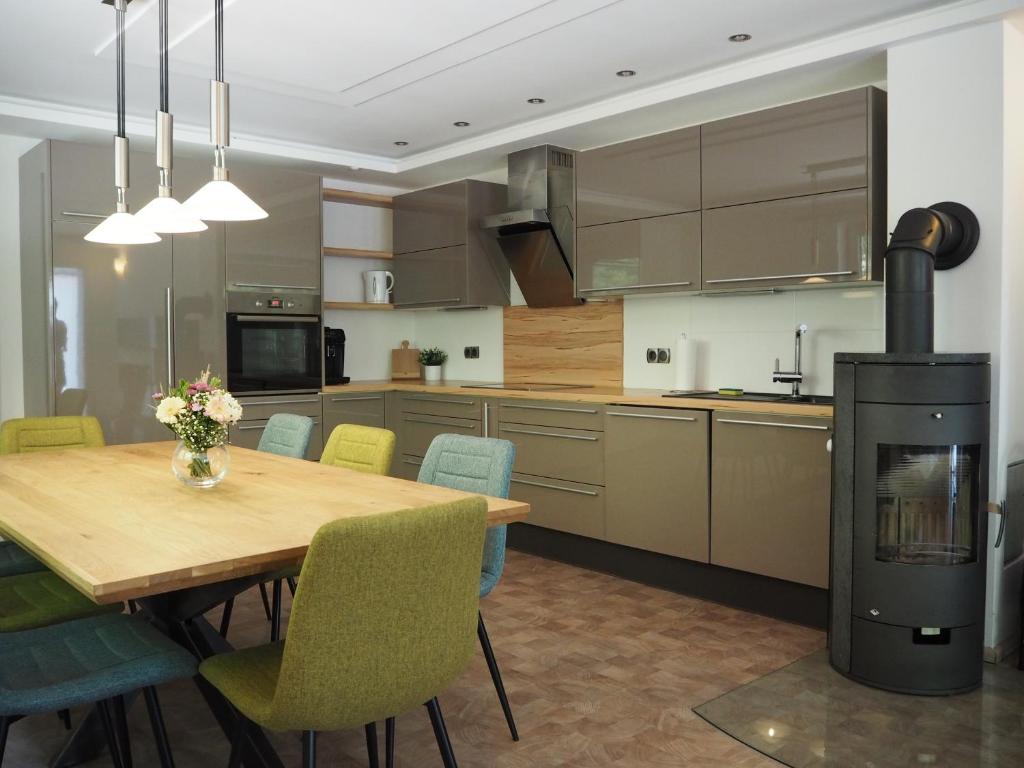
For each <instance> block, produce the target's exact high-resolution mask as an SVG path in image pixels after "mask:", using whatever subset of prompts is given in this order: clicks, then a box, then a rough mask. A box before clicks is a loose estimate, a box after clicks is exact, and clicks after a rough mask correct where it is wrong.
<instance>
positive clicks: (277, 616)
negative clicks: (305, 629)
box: [270, 579, 281, 643]
mask: <svg viewBox="0 0 1024 768" xmlns="http://www.w3.org/2000/svg"><path fill="white" fill-rule="evenodd" d="M270 605H271V618H270V642H272V643H276V642H277V641H278V640H280V639H281V580H280V579H278V580H277V581H275V582H274V598H273V600H272V601H271V604H270Z"/></svg>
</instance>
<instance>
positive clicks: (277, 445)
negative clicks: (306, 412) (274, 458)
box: [256, 413, 313, 459]
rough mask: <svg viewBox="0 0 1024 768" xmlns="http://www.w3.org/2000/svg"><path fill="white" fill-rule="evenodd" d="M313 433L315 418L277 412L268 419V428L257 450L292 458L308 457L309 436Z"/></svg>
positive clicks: (264, 431)
mask: <svg viewBox="0 0 1024 768" xmlns="http://www.w3.org/2000/svg"><path fill="white" fill-rule="evenodd" d="M312 434H313V420H312V419H311V418H309V417H308V416H296V415H295V414H293V413H275V414H274V415H273V416H271V417H270V419H268V420H267V426H266V429H264V430H263V435H262V436H261V437H260V444H259V445H258V446H257V447H256V450H258V451H265V452H267V453H276V454H277V455H278V456H288V457H289V458H292V459H303V458H305V457H306V449H308V448H309V437H310V435H312Z"/></svg>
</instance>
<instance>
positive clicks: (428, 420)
mask: <svg viewBox="0 0 1024 768" xmlns="http://www.w3.org/2000/svg"><path fill="white" fill-rule="evenodd" d="M402 421H415V422H417V423H419V424H436V425H437V426H439V427H451V428H452V429H474V428H475V425H474V426H464V425H462V424H451V423H449V422H447V421H438V420H437V419H432V418H430V417H429V416H417V415H415V414H406V415H404V416H403V417H402Z"/></svg>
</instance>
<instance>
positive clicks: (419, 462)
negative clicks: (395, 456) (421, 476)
mask: <svg viewBox="0 0 1024 768" xmlns="http://www.w3.org/2000/svg"><path fill="white" fill-rule="evenodd" d="M402 463H403V464H412V465H413V466H414V467H422V466H423V459H407V458H404V457H403V458H402Z"/></svg>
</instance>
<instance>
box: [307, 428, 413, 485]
mask: <svg viewBox="0 0 1024 768" xmlns="http://www.w3.org/2000/svg"><path fill="white" fill-rule="evenodd" d="M394 453H395V433H394V432H392V431H391V430H389V429H379V428H378V427H364V426H362V425H360V424H339V425H338V426H336V427H335V428H334V431H333V432H331V436H330V437H329V438H328V439H327V445H325V446H324V452H323V454H321V456H320V463H321V464H329V465H330V466H332V467H344V468H345V469H355V470H357V471H359V472H370V473H372V474H374V475H386V474H387V473H388V470H390V469H391V457H392V456H393V455H394Z"/></svg>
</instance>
